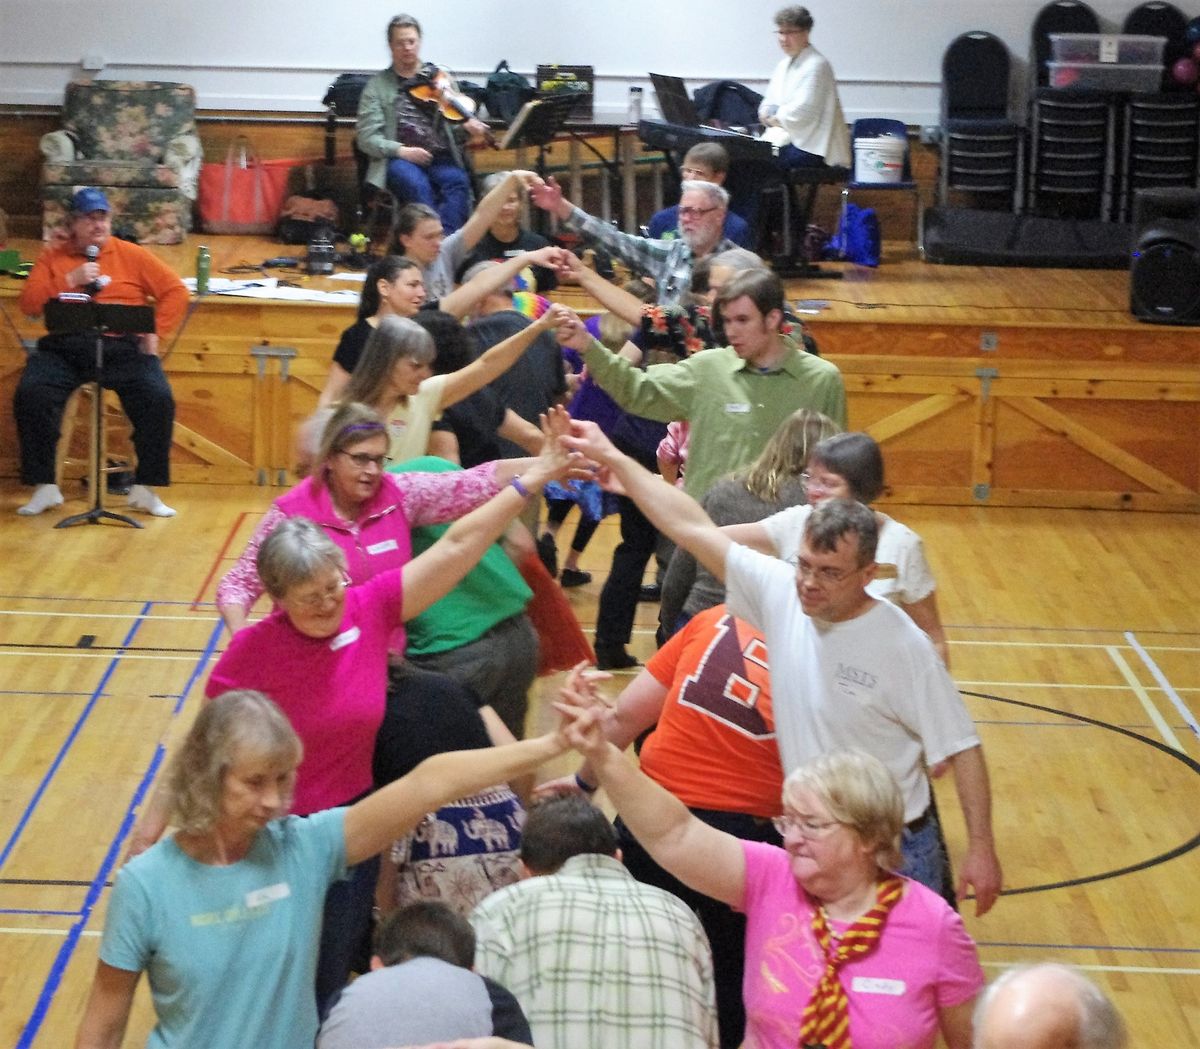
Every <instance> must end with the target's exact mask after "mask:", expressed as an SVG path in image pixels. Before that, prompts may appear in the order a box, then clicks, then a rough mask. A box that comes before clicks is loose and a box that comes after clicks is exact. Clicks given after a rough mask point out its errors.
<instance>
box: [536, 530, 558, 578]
mask: <svg viewBox="0 0 1200 1049" xmlns="http://www.w3.org/2000/svg"><path fill="white" fill-rule="evenodd" d="M537 555H538V557H539V558H540V559H541V562H542V564H544V565H545V566H546V571H547V572H549V573H550V577H551V578H552V579H553V578H556V577H557V576H558V547H557V546H556V545H555V544H554V536H552V535H551V534H550V533H549V532H543V533H542V534H541V536H540V537H539V538H538V541H537Z"/></svg>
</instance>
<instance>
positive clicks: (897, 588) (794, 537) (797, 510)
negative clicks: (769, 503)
mask: <svg viewBox="0 0 1200 1049" xmlns="http://www.w3.org/2000/svg"><path fill="white" fill-rule="evenodd" d="M812 510H813V508H812V507H811V506H808V505H804V506H789V507H787V508H786V509H784V510H780V511H779V513H777V514H772V515H771V516H770V517H767V518H764V519H763V521H762V526H763V528H764V529H766V532H767V537H768V538H769V539H770V540H771V543H772V545H773V546H774V547H775V553H776V555H777V556H779V557H781V558H782V559H783V560H784V561H790V562H791V563H792V564H793V565H794V564H795V558H796V555H797V553H798V552H799V550H800V540H801V539H802V538H803V537H804V526H805V525H806V524H808V518H809V516H810V515H811V514H812ZM875 517H876V519H877V520H878V522H879V543H878V545H877V547H876V549H875V561H876V563H877V564H878V565H879V566H880V573H879V575H877V576H876V577H875V578H874V579H873V580H872V581H871V582H870V583H868V584H867V593H868V594H870V595H871V596H872V597H878V598H881V599H882V600H884V601H891V602H892V603H893V604H897V605H912V604H915V603H916V602H918V601H920V600H921V599H922V598H925V597H928V596H929V595H930V594H932V593H933V591H934V590H935V589H936V588H937V584H936V583H935V582H934V579H933V571H932V570H931V569H930V567H929V562H928V561H926V560H925V547H924V545H923V544H922V542H921V537H920V536H919V535H917V533H916V532H914V531H913V530H912V529H911V528H909V527H908V525H903V524H901V523H900V522H899V521H894V520H892V518H890V517H888V515H887V514H881V513H879V512H878V511H877V512H876V514H875Z"/></svg>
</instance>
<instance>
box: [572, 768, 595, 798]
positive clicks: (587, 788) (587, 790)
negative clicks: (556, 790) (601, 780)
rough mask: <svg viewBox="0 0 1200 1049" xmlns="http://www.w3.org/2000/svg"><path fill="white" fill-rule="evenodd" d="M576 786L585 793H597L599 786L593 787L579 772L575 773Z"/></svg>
mask: <svg viewBox="0 0 1200 1049" xmlns="http://www.w3.org/2000/svg"><path fill="white" fill-rule="evenodd" d="M575 786H577V787H578V788H579V789H580V790H581V791H583V792H584V794H595V793H596V791H597V790H599V787H593V786H592V785H591V784H590V783H585V782H584V781H583V779H582V777H581V776H580V775H579V773H578V772H576V773H575Z"/></svg>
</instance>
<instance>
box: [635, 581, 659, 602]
mask: <svg viewBox="0 0 1200 1049" xmlns="http://www.w3.org/2000/svg"><path fill="white" fill-rule="evenodd" d="M638 600H639V601H654V602H657V601H661V600H662V587H661V586H659V585H658V584H657V583H648V584H647V585H646V586H644V587H642V589H641V590H639V591H638Z"/></svg>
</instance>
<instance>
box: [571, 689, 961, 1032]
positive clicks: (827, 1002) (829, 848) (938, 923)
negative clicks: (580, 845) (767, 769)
mask: <svg viewBox="0 0 1200 1049" xmlns="http://www.w3.org/2000/svg"><path fill="white" fill-rule="evenodd" d="M594 689H595V683H594V681H593V680H591V679H590V678H589V676H588V675H587V674H586V672H585V671H584V670H583V668H582V667H579V668H576V670H575V671H573V672H572V674H571V676H570V677H569V678H568V679H567V684H566V685H565V686H564V688H563V689H562V692H561V694H562V696H563V697H564V698H569V699H571V701H572V702H580V701H581V700H582V699H583V698H584V697H586V696H589V695H591V694H592V693H593V691H594ZM568 737H569V738H570V740H571V744H572V746H574V747H575V749H576V750H578V751H579V752H580V753H581V754H583V756H584V757H585V758H586V759H587V761H588V767H589V768H590V770H591V772H592V773H593V774H594V776H595V780H597V781H598V782H599V785H600V786H601V787H603V788H604V790H605V791H606V793H607V795H608V798H609V800H610V801H611V802H612V803H613V805H614V806H615V807H616V810H617V814H618V815H619V816H620V817H621V819H622V820H623V821H624V823H625V825H626V826H627V827H628V828H629V830H630V831H631V832H632V833H633V835H634V837H636V839H637V840H638V842H639V843H640V844H641V845H642V846H643V847H644V848H645V849H646V851H647V852H648V853H649V854H650V855H651V857H653V859H654V860H655V861H656V862H657V863H658V864H659V865H660V866H662V868H663V869H664V870H666V871H669V872H670V873H671V874H673V875H674V876H675V877H677V878H678V879H679V880H680V881H682V882H683V883H684V884H686V885H688V886H690V887H691V888H693V889H695V890H696V891H697V892H701V893H704V894H705V895H707V896H711V897H713V898H714V899H718V900H722V901H724V902H725V903H727V904H729V905H730V906H731V907H733V908H735V909H736V910H740V911H743V912H744V913H745V915H746V919H747V924H746V966H745V982H744V985H743V997H744V1000H745V1005H746V1020H747V1024H746V1041H745V1044H746V1045H747V1046H753V1047H754V1049H795V1046H797V1045H805V1046H808V1045H813V1046H815V1045H823V1046H826V1047H828V1049H850V1047H851V1046H853V1049H895V1047H896V1046H900V1045H903V1046H907V1047H909V1049H933V1046H934V1044H935V1042H936V1041H937V1037H938V1035H939V1033H940V1034H941V1036H942V1038H943V1039H944V1040H945V1043H946V1045H947V1046H948V1047H949V1049H968V1047H969V1046H970V1042H971V1010H972V1006H973V1004H974V1001H975V998H976V996H977V995H978V994H979V991H980V989H981V988H982V987H983V984H984V978H983V970H982V969H981V968H980V965H979V958H978V953H977V951H976V948H975V944H974V942H973V941H972V940H971V938H970V936H968V935H967V932H966V930H965V928H964V927H963V923H962V919H961V918H959V916H958V914H956V913H955V912H954V910H953V909H951V907H950V905H949V904H948V903H946V901H945V900H943V899H942V898H941V897H940V896H939V895H938V894H937V893H935V892H933V890H931V889H928V888H926V887H925V886H924V885H921V884H920V883H919V882H915V881H913V880H911V879H909V878H906V877H903V876H901V875H898V874H896V873H895V871H896V868H897V867H898V866H899V862H900V855H899V848H898V845H899V839H900V832H901V829H902V828H903V826H904V806H903V802H902V800H901V795H900V788H899V787H898V786H897V785H896V781H895V780H894V779H893V778H892V776H891V774H890V773H889V772H888V770H887V768H886V767H885V766H884V765H883V764H882V763H881V762H880V761H879V760H878V759H877V758H874V757H871V756H869V755H867V754H862V753H858V752H853V751H842V752H834V753H829V754H826V755H823V756H822V757H820V758H817V759H815V760H814V761H812V762H810V763H808V764H806V765H803V766H801V767H800V768H798V769H796V771H794V772H793V773H792V774H791V775H789V776H788V778H787V779H786V780H785V781H784V787H783V814H782V815H781V816H779V817H777V819H776V820H775V824H776V827H777V829H778V830H779V833H780V834H781V835H782V836H783V848H779V847H777V846H775V845H770V844H767V843H764V842H756V841H745V840H743V839H741V838H736V837H734V836H733V835H731V834H727V833H725V832H724V831H721V830H717V829H716V828H715V827H711V826H709V825H708V824H706V823H704V822H702V821H701V820H700V819H698V818H697V817H696V816H694V815H693V814H692V813H691V812H689V811H688V809H687V808H686V807H685V806H684V804H683V802H681V801H680V800H679V799H678V798H676V797H675V796H674V795H673V794H671V793H670V792H669V791H667V790H666V789H664V788H663V787H661V786H659V785H658V784H657V783H655V782H654V781H653V780H652V779H650V778H649V777H648V776H646V775H645V774H644V773H642V772H641V771H639V770H638V769H637V768H636V767H635V766H634V765H633V763H632V762H630V761H628V760H626V758H625V757H624V756H623V755H622V754H621V752H620V751H619V750H618V749H617V748H616V747H615V746H614V745H613V744H612V743H610V742H608V741H607V740H606V739H605V736H604V731H603V728H602V727H601V725H600V724H599V723H598V722H597V723H595V724H593V725H589V726H588V727H587V728H586V729H584V730H582V731H579V732H576V731H573V730H568Z"/></svg>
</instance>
